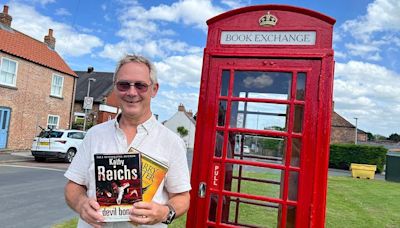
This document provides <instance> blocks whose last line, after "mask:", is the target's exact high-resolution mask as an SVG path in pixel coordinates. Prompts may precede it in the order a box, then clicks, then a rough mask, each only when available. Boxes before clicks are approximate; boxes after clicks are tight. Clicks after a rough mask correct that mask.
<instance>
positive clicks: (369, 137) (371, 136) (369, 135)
mask: <svg viewBox="0 0 400 228" xmlns="http://www.w3.org/2000/svg"><path fill="white" fill-rule="evenodd" d="M367 137H368V141H372V140H374V139H375V137H374V135H373V134H372V133H371V132H367Z"/></svg>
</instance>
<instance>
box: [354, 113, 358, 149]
mask: <svg viewBox="0 0 400 228" xmlns="http://www.w3.org/2000/svg"><path fill="white" fill-rule="evenodd" d="M354 119H355V120H356V136H355V139H354V142H355V144H356V145H357V136H358V130H357V120H358V118H357V117H354Z"/></svg>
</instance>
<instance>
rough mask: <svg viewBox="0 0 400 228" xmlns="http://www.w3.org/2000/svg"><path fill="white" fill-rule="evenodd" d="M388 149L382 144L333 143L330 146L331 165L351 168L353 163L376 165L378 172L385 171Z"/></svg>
mask: <svg viewBox="0 0 400 228" xmlns="http://www.w3.org/2000/svg"><path fill="white" fill-rule="evenodd" d="M386 153H387V149H386V148H384V147H382V146H367V145H354V144H332V145H331V146H330V157H329V167H330V168H336V169H345V170H348V169H349V168H350V164H351V163H358V164H368V165H376V169H377V172H378V173H381V172H382V171H383V166H384V164H385V162H386Z"/></svg>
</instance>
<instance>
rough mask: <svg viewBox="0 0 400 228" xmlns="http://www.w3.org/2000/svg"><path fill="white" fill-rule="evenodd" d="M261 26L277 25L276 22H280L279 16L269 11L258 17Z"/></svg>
mask: <svg viewBox="0 0 400 228" xmlns="http://www.w3.org/2000/svg"><path fill="white" fill-rule="evenodd" d="M258 22H259V23H260V26H275V25H276V22H278V18H277V17H275V16H274V15H272V14H270V13H269V11H268V13H267V14H265V15H264V16H262V17H260V19H258Z"/></svg>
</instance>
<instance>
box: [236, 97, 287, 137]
mask: <svg viewBox="0 0 400 228" xmlns="http://www.w3.org/2000/svg"><path fill="white" fill-rule="evenodd" d="M287 107H288V106H287V105H285V104H269V103H258V102H242V101H240V102H237V101H235V102H232V108H231V123H230V126H231V127H238V128H247V129H256V130H276V131H286V116H287V111H288V108H287Z"/></svg>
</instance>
